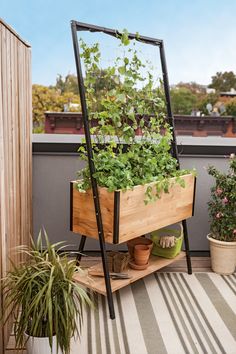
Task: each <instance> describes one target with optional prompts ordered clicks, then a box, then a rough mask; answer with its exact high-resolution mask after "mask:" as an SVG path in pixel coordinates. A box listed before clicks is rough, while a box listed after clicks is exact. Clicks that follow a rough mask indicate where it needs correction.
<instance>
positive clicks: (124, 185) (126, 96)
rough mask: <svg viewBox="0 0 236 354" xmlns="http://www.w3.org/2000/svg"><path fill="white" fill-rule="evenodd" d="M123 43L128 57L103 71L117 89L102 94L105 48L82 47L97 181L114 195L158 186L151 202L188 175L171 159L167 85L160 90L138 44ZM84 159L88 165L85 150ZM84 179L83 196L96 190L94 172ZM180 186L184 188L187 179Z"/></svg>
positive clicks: (80, 183)
mask: <svg viewBox="0 0 236 354" xmlns="http://www.w3.org/2000/svg"><path fill="white" fill-rule="evenodd" d="M118 37H119V39H120V46H121V48H122V53H123V55H122V56H118V57H117V58H116V59H115V61H114V65H113V66H112V67H108V68H106V70H104V69H103V73H104V74H105V79H106V81H107V82H112V83H113V84H114V85H113V86H112V87H111V86H108V87H106V88H105V87H104V86H103V87H102V90H98V87H96V82H97V80H96V78H97V73H98V72H101V69H100V66H99V65H100V57H101V53H100V49H99V44H98V43H95V44H93V45H92V46H91V47H88V46H87V45H86V44H85V43H84V42H83V41H81V42H80V43H81V48H82V53H81V56H82V58H83V62H84V68H85V80H84V83H85V88H86V94H87V102H88V113H89V119H90V120H91V121H92V123H93V126H92V128H91V129H90V132H91V134H92V135H93V155H94V164H95V168H96V173H95V174H94V176H93V177H94V178H96V180H97V183H98V185H99V186H103V187H107V188H108V189H109V191H111V192H112V191H114V190H116V189H122V190H125V189H130V188H133V187H134V186H136V185H139V184H146V183H149V182H157V184H156V196H154V197H153V195H152V193H150V192H149V191H148V190H147V192H146V196H147V200H146V202H147V201H148V200H149V201H152V200H155V198H158V197H159V195H160V192H161V191H162V190H163V191H164V192H166V193H167V192H168V187H169V183H168V181H167V179H168V178H170V177H180V176H181V175H183V174H186V173H187V172H186V170H184V171H183V170H178V163H177V160H176V159H175V158H173V157H172V156H171V153H170V149H171V142H172V130H171V127H170V125H169V124H168V121H167V119H166V115H167V114H166V105H165V101H164V94H163V90H162V83H161V82H159V86H158V85H157V82H156V81H155V79H154V75H153V74H152V68H151V66H150V63H149V62H143V61H142V60H141V59H140V58H139V56H138V54H139V53H138V50H137V49H136V47H135V42H133V44H132V46H131V45H130V41H129V39H128V32H127V31H126V30H125V31H124V32H123V33H122V34H120V35H119V36H118ZM137 38H138V34H137ZM94 122H95V123H94ZM101 146H102V149H101ZM79 153H80V156H81V157H82V158H83V159H85V160H86V161H87V152H86V148H85V147H84V146H82V147H80V149H79ZM78 179H79V181H78V184H77V188H78V189H79V191H81V192H82V191H86V190H87V189H88V188H90V186H91V184H90V174H89V169H88V166H87V167H86V168H85V169H83V170H82V171H79V172H78ZM177 183H180V184H181V185H182V186H183V187H184V185H183V180H181V178H178V179H177ZM151 195H152V197H151Z"/></svg>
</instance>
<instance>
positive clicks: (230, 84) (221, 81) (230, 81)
mask: <svg viewBox="0 0 236 354" xmlns="http://www.w3.org/2000/svg"><path fill="white" fill-rule="evenodd" d="M208 87H210V88H214V89H215V90H216V91H218V92H226V91H230V90H231V88H233V89H236V75H235V74H234V73H233V71H225V72H217V73H216V74H215V75H214V76H212V78H211V84H210V85H209V86H208Z"/></svg>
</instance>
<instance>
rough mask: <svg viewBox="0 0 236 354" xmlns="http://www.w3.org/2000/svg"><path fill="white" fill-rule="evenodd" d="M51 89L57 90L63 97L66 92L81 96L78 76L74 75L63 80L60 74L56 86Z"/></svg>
mask: <svg viewBox="0 0 236 354" xmlns="http://www.w3.org/2000/svg"><path fill="white" fill-rule="evenodd" d="M50 88H55V89H56V90H58V91H59V92H60V93H61V94H62V95H63V94H65V93H66V92H71V93H74V94H75V95H78V94H79V89H78V80H77V76H76V75H74V74H68V75H66V76H65V78H63V76H62V75H60V74H58V75H57V78H56V85H55V86H50Z"/></svg>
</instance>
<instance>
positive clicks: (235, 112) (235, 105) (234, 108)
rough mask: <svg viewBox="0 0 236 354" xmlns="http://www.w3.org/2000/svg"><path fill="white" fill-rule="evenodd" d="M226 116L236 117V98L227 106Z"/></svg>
mask: <svg viewBox="0 0 236 354" xmlns="http://www.w3.org/2000/svg"><path fill="white" fill-rule="evenodd" d="M225 108H226V114H227V115H229V116H236V98H230V99H229V100H228V102H226V104H225Z"/></svg>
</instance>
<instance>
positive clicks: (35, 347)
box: [26, 336, 62, 354]
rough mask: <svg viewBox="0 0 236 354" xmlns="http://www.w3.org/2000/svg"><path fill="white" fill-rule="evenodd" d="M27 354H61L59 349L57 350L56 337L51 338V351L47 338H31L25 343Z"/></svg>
mask: <svg viewBox="0 0 236 354" xmlns="http://www.w3.org/2000/svg"><path fill="white" fill-rule="evenodd" d="M26 349H27V354H62V351H61V349H58V350H57V346H56V336H54V337H53V344H52V351H51V348H50V345H49V340H48V337H31V336H29V339H28V340H27V343H26Z"/></svg>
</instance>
